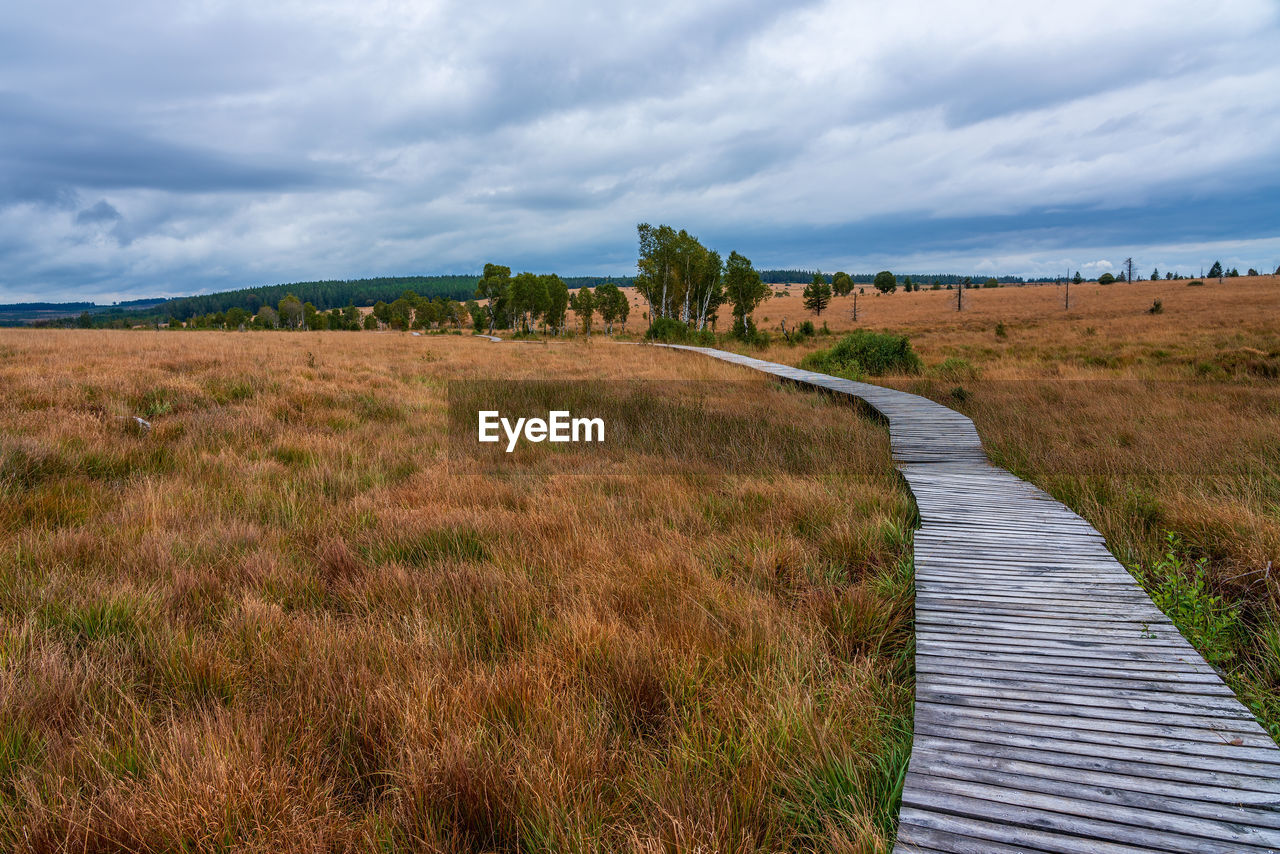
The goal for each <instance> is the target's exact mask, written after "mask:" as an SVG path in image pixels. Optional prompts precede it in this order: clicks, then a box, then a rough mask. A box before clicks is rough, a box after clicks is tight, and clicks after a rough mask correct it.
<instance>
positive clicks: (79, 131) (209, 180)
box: [0, 93, 339, 201]
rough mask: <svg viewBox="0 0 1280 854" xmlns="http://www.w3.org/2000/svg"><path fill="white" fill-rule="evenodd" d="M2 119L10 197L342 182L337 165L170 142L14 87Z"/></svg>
mask: <svg viewBox="0 0 1280 854" xmlns="http://www.w3.org/2000/svg"><path fill="white" fill-rule="evenodd" d="M0 125H2V126H3V127H4V128H5V132H4V134H3V135H0V175H4V176H8V177H10V179H11V180H10V181H7V182H5V184H7V186H8V195H9V197H10V199H11V200H22V201H27V200H31V201H36V200H54V199H58V198H62V197H64V196H65V194H66V193H68V192H69V191H70V190H74V189H75V188H98V189H104V188H144V189H151V190H162V191H166V192H172V193H209V192H225V191H243V190H253V191H259V192H276V191H283V190H298V189H308V188H312V187H318V186H323V185H333V184H337V183H339V182H338V181H337V180H336V177H337V176H336V174H335V170H332V169H327V168H312V169H306V168H303V167H302V166H300V165H294V164H290V163H287V162H285V158H281V157H270V158H259V159H256V160H255V159H251V158H246V157H237V156H229V155H224V154H221V153H219V152H217V151H214V150H210V149H201V148H196V147H193V146H186V145H179V144H175V143H170V142H166V141H164V140H160V139H155V138H152V137H149V136H147V135H145V134H143V133H140V132H138V131H135V130H132V129H130V128H127V127H123V126H121V125H119V124H115V123H111V122H108V121H103V120H100V119H95V118H94V117H89V116H84V115H82V114H81V113H80V112H79V111H76V112H75V113H73V114H69V115H62V114H59V113H57V112H56V111H55V109H54V108H53V107H52V106H44V105H39V104H36V103H35V102H33V100H32V99H30V98H26V97H21V96H17V95H14V94H5V93H0ZM5 184H0V186H5ZM0 200H2V199H0Z"/></svg>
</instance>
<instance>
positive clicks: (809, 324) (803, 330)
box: [796, 320, 818, 338]
mask: <svg viewBox="0 0 1280 854" xmlns="http://www.w3.org/2000/svg"><path fill="white" fill-rule="evenodd" d="M796 331H797V332H799V333H800V334H801V335H803V336H805V337H806V338H812V337H813V336H815V335H817V334H818V330H817V329H816V328H815V327H814V325H813V321H812V320H806V321H804V322H803V323H801V324H800V325H799V326H798V327H796Z"/></svg>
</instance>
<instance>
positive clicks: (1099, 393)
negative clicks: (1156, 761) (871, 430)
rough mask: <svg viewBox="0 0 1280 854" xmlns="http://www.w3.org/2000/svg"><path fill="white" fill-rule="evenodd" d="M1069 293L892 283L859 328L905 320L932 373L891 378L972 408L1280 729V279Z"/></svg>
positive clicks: (892, 326) (999, 450)
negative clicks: (1157, 309) (958, 297)
mask: <svg viewBox="0 0 1280 854" xmlns="http://www.w3.org/2000/svg"><path fill="white" fill-rule="evenodd" d="M1055 291H1056V292H1055ZM1071 293H1072V310H1071V312H1069V313H1067V312H1064V311H1063V310H1062V303H1061V297H1062V293H1061V289H1055V288H1052V287H1040V288H1031V287H1026V288H1008V287H1005V288H998V289H990V290H973V291H969V292H967V293H966V299H967V300H968V303H967V306H966V308H965V311H964V312H963V313H957V312H955V311H954V300H955V293H954V291H953V292H946V291H944V292H943V294H942V295H939V294H938V293H937V292H932V293H931V292H928V291H925V292H921V293H912V294H893V295H891V296H886V297H882V298H879V299H874V298H869V299H867V300H866V301H867V302H868V304H869V305H870V306H871V309H870V310H869V311H868V313H867V315H866V317H867V320H866V322H865V324H864V323H862V322H860V323H859V326H864V327H866V328H872V329H881V330H890V331H893V332H901V333H906V334H908V335H909V336H910V337H911V342H912V345H913V346H914V348H915V349H916V350H917V351H918V352H919V353H920V354H921V356H922V358H923V360H924V364H925V368H924V371H923V374H922V375H921V376H918V377H886V378H882V380H881V381H884V382H887V383H889V384H891V385H894V386H896V387H900V388H905V389H909V390H913V391H918V392H920V393H923V394H926V395H928V396H930V397H933V398H934V399H936V400H938V401H939V402H942V403H945V404H946V405H948V406H951V407H954V408H956V409H958V410H960V411H962V412H964V413H965V414H966V415H969V416H970V417H971V418H973V420H974V422H975V423H976V424H977V427H978V430H979V432H980V433H981V434H982V436H983V439H984V442H985V445H986V448H987V450H988V452H989V453H990V455H991V457H992V459H993V461H995V462H996V463H997V464H999V465H1003V466H1006V467H1008V468H1010V469H1011V470H1012V471H1013V472H1014V473H1015V474H1018V475H1020V476H1022V477H1025V478H1027V479H1028V480H1031V481H1033V482H1034V483H1036V484H1038V485H1040V486H1042V487H1044V488H1045V489H1047V490H1048V491H1049V492H1050V493H1052V494H1053V495H1054V497H1056V498H1058V499H1060V500H1062V501H1063V502H1064V503H1066V504H1067V505H1068V506H1070V507H1071V508H1072V509H1074V510H1076V511H1077V512H1078V513H1080V514H1081V515H1083V516H1084V517H1085V518H1086V519H1088V520H1089V521H1090V522H1091V523H1092V524H1093V525H1094V526H1095V527H1096V528H1097V529H1098V530H1099V531H1101V532H1102V533H1103V534H1104V535H1105V536H1106V538H1107V542H1108V544H1109V545H1110V547H1111V549H1112V551H1113V553H1115V555H1116V556H1117V557H1118V558H1119V559H1120V560H1121V561H1122V562H1123V563H1125V564H1126V565H1128V566H1131V567H1141V569H1140V570H1139V572H1138V574H1139V576H1140V577H1143V578H1145V579H1146V581H1147V583H1148V585H1149V587H1151V588H1152V589H1153V590H1154V596H1155V598H1156V601H1157V603H1158V604H1161V605H1162V607H1164V608H1165V609H1166V611H1178V612H1180V613H1181V614H1182V621H1183V624H1184V633H1186V634H1188V635H1189V636H1191V639H1192V640H1193V642H1195V643H1196V644H1197V646H1198V647H1199V648H1200V649H1201V652H1202V653H1204V654H1205V655H1206V657H1207V658H1209V660H1210V661H1211V662H1213V663H1214V664H1215V665H1217V666H1218V667H1219V668H1221V669H1222V670H1223V671H1224V672H1226V673H1227V675H1228V677H1229V681H1230V682H1231V684H1232V685H1233V687H1234V688H1235V689H1236V691H1237V693H1239V694H1240V696H1241V697H1242V699H1244V700H1246V701H1247V702H1248V703H1249V704H1250V706H1251V707H1252V708H1253V710H1254V711H1255V712H1256V713H1258V714H1259V715H1260V716H1261V717H1262V719H1263V721H1264V723H1265V724H1266V725H1267V726H1268V727H1269V728H1270V730H1271V733H1272V735H1273V736H1275V737H1277V738H1280V576H1278V574H1280V279H1277V277H1274V276H1260V277H1256V278H1254V277H1248V278H1237V279H1227V280H1226V281H1225V282H1224V283H1223V284H1218V282H1217V281H1216V280H1210V281H1206V283H1205V285H1204V286H1203V287H1188V286H1187V284H1186V282H1137V283H1134V284H1132V285H1126V284H1121V283H1117V284H1115V285H1110V286H1098V285H1091V286H1090V285H1085V286H1076V285H1073V286H1072V290H1071ZM948 299H949V300H951V301H952V302H951V303H950V306H951V309H952V310H950V311H948V310H947V306H946V305H942V304H941V303H945V301H946V300H948ZM1155 299H1160V300H1161V301H1162V304H1163V309H1164V310H1163V312H1162V313H1160V314H1148V313H1147V312H1146V309H1147V308H1149V307H1150V306H1151V304H1152V302H1153V301H1154V300H1155ZM861 302H862V301H861V300H860V301H859V306H860V307H861ZM765 308H766V311H765V312H764V313H767V314H769V315H770V316H773V314H774V306H773V305H772V304H771V303H765ZM824 316H825V315H824ZM997 324H1001V325H1002V326H1001V327H998V326H997ZM832 325H833V326H835V324H834V322H833V323H832ZM1001 333H1003V334H1001ZM829 340H830V339H823V338H822V337H819V338H818V339H817V340H816V341H813V342H808V343H806V344H805V345H802V346H797V347H786V346H775V347H772V348H770V349H769V351H768V354H767V356H766V357H767V358H770V359H774V360H777V361H785V362H789V363H792V364H796V363H798V362H799V361H800V359H801V358H803V356H804V355H805V354H806V353H808V352H811V351H812V350H813V349H815V348H817V347H822V346H827V345H828V343H829ZM1170 533H1172V534H1173V535H1175V536H1176V537H1177V539H1178V540H1179V543H1180V544H1179V545H1177V546H1176V547H1171V546H1170V543H1169V542H1168V539H1167V537H1168V535H1169V534H1170ZM1171 552H1172V553H1173V555H1174V558H1175V559H1174V560H1169V559H1168V556H1169V554H1170V553H1171ZM1201 560H1203V561H1204V562H1205V565H1204V572H1203V575H1204V579H1205V581H1206V587H1205V589H1203V590H1200V591H1197V590H1195V589H1194V585H1193V582H1194V577H1195V575H1196V571H1195V565H1196V563H1197V562H1198V561H1201ZM1170 578H1181V579H1182V580H1183V581H1185V582H1186V584H1185V585H1179V584H1177V583H1174V582H1172V581H1170V580H1169V579H1170ZM1160 579H1165V581H1164V583H1163V586H1162V587H1161V586H1160ZM1156 588H1159V589H1156ZM1215 596H1220V597H1222V598H1221V601H1217V602H1215V600H1214V599H1213V597H1215ZM1233 612H1234V613H1235V616H1234V617H1233ZM1187 626H1190V628H1186V627H1187Z"/></svg>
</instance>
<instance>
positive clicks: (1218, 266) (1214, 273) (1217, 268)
mask: <svg viewBox="0 0 1280 854" xmlns="http://www.w3.org/2000/svg"><path fill="white" fill-rule="evenodd" d="M1200 269H1202V270H1203V269H1204V268H1203V267H1201V268H1200ZM1209 278H1211V279H1221V278H1222V262H1221V261H1214V262H1213V266H1212V267H1210V268H1209Z"/></svg>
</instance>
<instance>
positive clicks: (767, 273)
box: [760, 270, 1056, 285]
mask: <svg viewBox="0 0 1280 854" xmlns="http://www.w3.org/2000/svg"><path fill="white" fill-rule="evenodd" d="M817 272H818V271H817V270H761V271H760V279H761V280H762V281H764V282H766V283H768V284H770V285H786V284H806V285H807V284H809V283H810V282H812V281H813V277H814V275H815V274H816V273H817ZM833 275H834V274H833V273H824V274H823V278H824V279H826V280H827V284H831V277H832V276H833ZM906 275H908V276H910V277H911V278H912V279H913V280H915V281H917V282H924V283H926V284H933V283H934V282H937V283H938V284H940V285H958V284H960V283H961V282H963V281H983V280H985V279H989V278H994V279H995V280H996V281H997V282H1000V283H1001V284H1009V285H1017V284H1022V283H1023V282H1025V281H1026V279H1024V278H1022V276H983V275H975V274H970V275H968V276H966V275H964V274H961V273H919V274H917V273H907V274H906ZM902 276H903V274H902V273H898V277H899V278H902ZM849 278H850V279H852V280H853V281H854V283H855V284H861V285H869V284H871V283H872V282H874V281H875V278H876V274H875V273H850V274H849ZM1037 281H1043V280H1040V279H1038V280H1037ZM1049 281H1056V280H1053V279H1051V280H1049Z"/></svg>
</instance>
